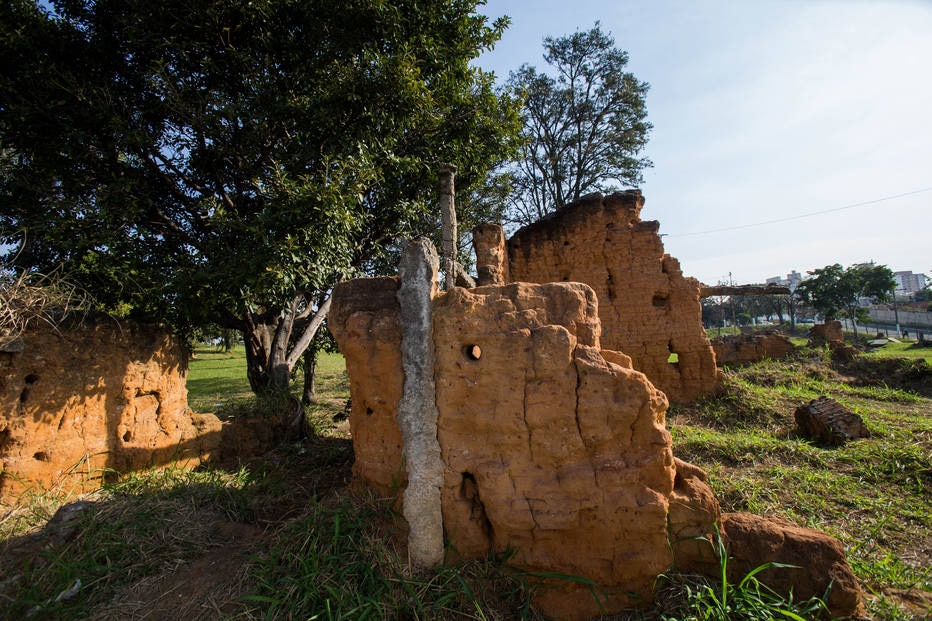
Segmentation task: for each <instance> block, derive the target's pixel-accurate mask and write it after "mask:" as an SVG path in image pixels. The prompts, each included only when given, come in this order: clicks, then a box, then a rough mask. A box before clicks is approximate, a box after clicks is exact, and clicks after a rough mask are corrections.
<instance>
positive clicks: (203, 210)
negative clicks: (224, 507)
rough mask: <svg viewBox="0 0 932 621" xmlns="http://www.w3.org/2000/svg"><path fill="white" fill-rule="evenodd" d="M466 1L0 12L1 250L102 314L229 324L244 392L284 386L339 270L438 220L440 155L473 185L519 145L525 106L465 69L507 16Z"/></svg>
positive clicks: (374, 263)
mask: <svg viewBox="0 0 932 621" xmlns="http://www.w3.org/2000/svg"><path fill="white" fill-rule="evenodd" d="M478 5H481V2H479V1H478V0H454V1H452V2H451V1H449V0H393V1H391V2H385V1H382V0H352V1H349V2H345V1H340V2H335V1H333V0H249V1H247V0H221V1H213V0H184V1H182V0H163V1H159V2H151V1H150V0H97V1H94V0H53V1H52V2H51V3H50V4H49V5H48V7H44V6H38V5H36V3H34V2H32V0H11V1H10V2H7V3H4V4H3V6H2V7H0V63H2V65H0V242H2V243H3V244H7V245H8V246H7V247H8V248H9V247H15V250H14V252H11V253H10V254H9V255H8V257H7V258H8V259H9V258H10V257H12V256H14V253H15V252H18V254H16V255H15V256H16V265H15V266H14V267H15V268H16V269H19V270H31V269H40V270H47V269H49V268H51V267H58V266H61V267H62V268H63V269H64V271H65V273H66V274H68V276H69V278H70V280H71V281H72V282H75V283H76V284H77V285H79V286H81V287H83V288H84V289H85V290H87V291H89V292H91V293H92V294H93V295H94V296H95V298H96V299H97V300H98V301H99V303H100V304H101V305H102V306H103V307H104V308H105V309H106V310H109V311H111V312H112V311H120V312H122V313H124V314H127V315H129V316H131V317H134V318H137V319H142V320H157V321H166V322H168V323H170V324H171V325H173V326H174V327H175V328H176V329H178V330H179V331H181V332H183V333H187V332H190V331H191V330H192V329H193V328H194V327H196V326H199V325H204V324H207V323H213V324H216V325H220V326H223V327H227V328H235V329H238V330H241V331H243V333H244V339H245V341H246V345H247V352H248V362H249V377H250V381H251V385H252V387H253V389H254V390H255V391H256V392H266V391H280V390H283V389H285V388H287V385H288V381H289V376H290V373H291V371H292V369H293V368H294V365H295V364H296V363H297V361H298V360H299V358H300V356H301V354H302V352H303V351H304V349H305V348H306V347H307V346H308V343H309V342H310V340H311V339H312V338H313V336H314V333H315V330H316V327H317V326H318V325H319V323H320V320H321V319H322V318H323V315H324V314H325V313H326V309H327V304H328V302H327V300H328V294H329V290H330V287H331V286H332V285H333V283H334V282H336V281H338V280H339V279H341V278H345V277H348V276H351V275H354V274H357V273H360V272H363V271H377V270H379V269H381V268H384V267H385V266H386V265H389V264H390V263H391V261H390V259H389V255H390V253H391V250H392V248H393V247H396V246H397V244H398V243H399V242H400V240H402V239H404V238H405V237H406V236H410V235H414V234H432V233H434V231H436V230H437V228H438V221H439V215H438V214H435V213H433V210H432V208H431V204H432V203H433V202H435V199H436V183H437V166H438V164H439V162H444V161H449V162H455V163H456V164H457V165H458V167H459V171H460V174H459V176H458V178H457V186H458V187H459V188H462V189H463V191H464V193H465V194H468V193H469V191H470V189H471V188H473V187H477V186H479V185H481V182H482V181H483V180H484V178H485V177H486V174H487V173H488V171H489V170H490V169H492V168H493V167H495V166H497V165H499V164H500V163H501V162H502V160H503V159H505V158H506V157H508V156H509V155H510V153H511V151H512V149H513V148H514V145H515V144H516V143H515V138H516V136H517V132H518V128H519V122H520V121H519V117H518V113H517V106H516V103H515V102H514V101H513V100H512V99H510V98H509V97H507V96H504V95H500V94H496V93H495V91H494V88H493V80H492V76H491V75H490V74H487V73H484V72H482V71H480V70H478V69H475V68H473V67H471V66H470V65H469V63H470V61H471V60H472V59H473V58H475V57H476V56H477V55H478V54H479V53H480V52H481V51H483V50H486V49H489V48H491V46H492V45H493V44H494V43H495V41H497V39H498V38H499V37H500V35H501V33H502V31H503V29H504V28H505V26H506V25H507V22H506V21H505V20H498V21H496V22H494V23H491V24H490V23H489V22H488V20H487V18H485V17H484V16H482V15H479V14H477V13H476V8H477V6H478ZM474 205H479V203H475V204H474ZM460 207H461V213H460V219H461V221H463V222H464V226H469V223H470V222H471V221H472V220H473V219H482V218H484V217H487V214H476V213H472V212H470V211H469V207H470V204H469V203H463V204H461V205H460Z"/></svg>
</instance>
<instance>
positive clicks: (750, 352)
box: [711, 332, 796, 367]
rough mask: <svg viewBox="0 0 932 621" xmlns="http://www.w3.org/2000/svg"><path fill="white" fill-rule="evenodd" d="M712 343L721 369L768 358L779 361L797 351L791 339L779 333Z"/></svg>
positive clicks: (718, 340)
mask: <svg viewBox="0 0 932 621" xmlns="http://www.w3.org/2000/svg"><path fill="white" fill-rule="evenodd" d="M711 342H712V348H713V349H714V350H715V363H716V364H717V365H718V366H720V367H722V366H725V365H727V364H747V363H750V362H757V361H758V360H765V359H768V358H769V359H771V360H779V359H780V358H784V357H786V356H788V355H789V354H791V353H792V352H793V350H794V349H796V347H795V346H794V345H793V342H792V341H791V340H790V339H789V337H787V336H786V335H785V334H781V333H779V332H763V333H757V334H737V335H732V336H719V337H716V338H714V339H712V341H711Z"/></svg>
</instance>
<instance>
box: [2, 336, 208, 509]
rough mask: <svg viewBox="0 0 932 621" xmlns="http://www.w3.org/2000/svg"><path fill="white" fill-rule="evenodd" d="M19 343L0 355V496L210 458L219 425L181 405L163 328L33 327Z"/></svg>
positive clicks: (175, 348)
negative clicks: (111, 474) (39, 487)
mask: <svg viewBox="0 0 932 621" xmlns="http://www.w3.org/2000/svg"><path fill="white" fill-rule="evenodd" d="M20 345H21V346H20V347H17V348H13V349H14V351H5V352H0V466H2V474H0V497H2V498H11V497H14V496H16V495H18V494H19V493H21V492H22V491H23V490H24V489H27V488H31V487H37V486H41V487H46V488H48V487H51V486H55V485H61V486H65V488H66V489H75V490H87V489H92V488H94V487H97V486H99V485H100V482H101V479H102V478H103V475H104V474H105V473H106V472H108V471H110V470H114V471H119V472H126V471H131V470H137V469H141V468H145V467H148V466H153V465H163V464H167V463H174V462H178V463H191V464H194V465H196V464H198V463H200V461H201V460H205V459H207V458H208V457H211V456H212V455H214V454H216V452H217V450H218V448H219V444H220V435H221V433H220V429H221V426H220V421H218V420H217V418H216V417H215V416H213V415H212V414H196V413H194V412H192V411H191V410H190V409H188V402H187V390H186V388H185V374H186V371H187V357H186V354H185V352H184V350H183V348H182V347H181V344H180V343H179V342H178V341H177V340H176V339H174V338H173V337H172V336H171V335H170V334H168V333H167V332H166V331H164V330H162V329H160V328H156V327H152V326H138V325H132V324H122V325H118V324H117V323H116V322H114V321H112V320H109V319H107V320H103V321H102V322H100V323H93V322H89V323H85V324H79V325H74V326H70V327H62V328H61V329H60V330H54V329H52V328H50V327H48V326H44V325H42V326H38V327H35V328H34V329H29V330H27V331H26V332H25V333H23V334H22V336H21V337H20Z"/></svg>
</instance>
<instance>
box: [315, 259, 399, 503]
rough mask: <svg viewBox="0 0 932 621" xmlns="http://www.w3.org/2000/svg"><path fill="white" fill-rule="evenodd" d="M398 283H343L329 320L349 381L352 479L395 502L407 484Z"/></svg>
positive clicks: (369, 280)
mask: <svg viewBox="0 0 932 621" xmlns="http://www.w3.org/2000/svg"><path fill="white" fill-rule="evenodd" d="M399 284H400V281H399V279H398V278H395V277H391V278H358V279H356V280H350V281H346V282H342V283H340V284H338V285H337V286H336V287H334V289H333V294H332V299H333V302H332V304H331V306H330V313H329V314H328V316H327V327H328V328H329V329H330V331H331V333H333V336H334V338H335V339H336V341H337V343H339V344H340V352H341V353H342V354H343V357H344V358H345V359H346V372H347V374H348V375H349V378H350V402H351V404H352V407H351V410H350V416H349V423H350V432H351V433H352V436H353V451H354V452H355V455H356V460H355V461H354V462H353V479H354V481H356V482H357V483H359V484H362V485H365V486H366V487H369V488H371V489H373V490H375V491H376V492H378V493H379V494H382V495H384V496H392V497H394V496H397V495H399V494H400V493H401V492H402V491H403V490H404V488H405V486H406V484H407V473H406V471H405V465H404V460H403V457H402V444H403V441H402V436H401V428H400V427H399V426H398V421H397V419H396V416H397V413H398V403H399V402H400V401H401V395H402V391H403V389H404V372H403V371H402V364H401V322H400V318H399V314H400V306H399V304H398V298H397V294H398V288H399Z"/></svg>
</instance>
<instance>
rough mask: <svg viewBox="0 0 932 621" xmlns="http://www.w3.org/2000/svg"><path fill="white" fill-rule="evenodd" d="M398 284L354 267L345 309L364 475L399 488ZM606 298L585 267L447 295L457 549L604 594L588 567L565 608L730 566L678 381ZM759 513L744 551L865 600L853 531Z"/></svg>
mask: <svg viewBox="0 0 932 621" xmlns="http://www.w3.org/2000/svg"><path fill="white" fill-rule="evenodd" d="M398 290H399V285H398V280H397V279H395V278H379V279H361V280H357V281H350V282H347V283H342V284H340V285H339V286H338V287H337V288H336V289H335V290H334V293H333V296H334V298H333V305H332V307H331V311H330V315H329V317H328V326H329V327H330V330H331V331H332V332H333V334H334V336H335V337H336V340H337V342H338V343H339V345H340V350H341V351H342V352H343V354H344V356H345V357H346V362H347V372H348V374H349V378H350V386H351V394H352V411H351V414H350V425H351V428H352V431H353V447H354V451H355V453H356V464H355V465H354V476H355V478H356V480H357V482H359V483H362V484H365V485H367V486H369V487H372V488H374V489H376V490H377V491H379V492H381V493H384V494H386V495H388V496H390V497H394V498H396V499H398V498H400V496H401V491H402V489H403V488H404V486H405V468H406V464H405V458H404V448H403V447H404V442H403V439H402V434H401V431H400V429H399V424H398V420H397V418H396V416H397V413H398V403H399V402H400V400H401V398H402V392H403V385H404V381H405V378H404V372H403V371H402V364H401V341H402V339H401V334H402V330H401V326H400V321H399V304H398V301H397V298H396V296H397V292H398ZM598 309H599V301H598V299H597V297H596V295H595V292H594V291H593V290H592V288H590V287H589V286H587V285H585V284H582V283H578V282H574V283H570V282H565V283H545V284H534V283H512V284H508V285H490V286H484V287H477V288H474V289H462V288H455V289H454V290H452V291H450V292H446V293H439V294H437V296H436V297H435V298H434V299H433V302H432V305H431V315H432V318H433V329H432V342H433V347H434V360H435V363H434V380H435V386H436V388H435V390H436V393H435V394H436V396H435V403H436V407H437V410H438V414H437V437H438V440H439V443H440V449H441V461H442V463H443V483H442V488H441V510H442V520H443V534H444V538H445V540H446V542H447V549H446V552H447V560H448V561H457V560H468V559H478V558H485V557H486V556H487V555H488V554H489V552H491V551H496V552H500V553H501V552H505V551H509V552H513V553H514V556H513V557H512V559H511V563H512V564H514V565H516V566H518V567H520V568H523V569H525V570H527V571H529V572H543V573H547V572H552V573H556V574H563V575H574V576H579V577H581V578H585V579H587V580H591V581H593V582H595V583H597V584H598V585H599V588H600V590H599V593H600V594H601V604H602V606H603V607H602V608H600V607H599V604H598V603H597V602H596V600H595V599H594V598H593V595H592V592H591V590H590V589H589V588H588V587H587V586H585V585H583V584H580V583H579V582H574V581H571V580H552V581H544V582H545V584H543V585H538V586H539V587H541V588H539V589H538V590H537V591H536V603H537V604H538V605H539V606H540V608H541V610H542V611H543V612H544V614H546V615H548V617H551V618H559V619H568V620H574V619H578V620H582V619H589V618H595V617H597V616H598V615H599V614H601V613H613V612H617V611H620V610H622V609H625V608H628V607H631V606H637V605H642V604H645V603H647V602H649V601H651V599H652V596H653V591H652V587H653V584H654V580H655V578H656V576H657V575H658V574H660V573H662V572H663V571H665V570H666V569H667V568H668V567H669V566H670V565H671V563H672V562H673V561H674V558H675V561H676V565H677V567H679V568H681V569H685V570H690V571H699V572H703V573H707V574H709V575H711V576H715V575H716V574H717V572H718V571H719V564H718V562H717V560H716V559H715V558H714V556H713V554H712V549H713V548H712V546H711V545H710V544H709V543H708V541H705V542H703V541H699V540H697V539H695V538H696V537H705V538H707V539H708V540H710V541H712V540H714V539H715V536H716V534H715V529H714V526H713V525H714V524H715V523H724V522H725V521H726V518H734V514H729V515H727V516H722V515H721V513H720V510H719V503H718V501H717V500H716V498H715V496H714V494H713V493H712V490H711V489H710V488H709V485H708V483H707V481H706V476H705V473H703V472H702V470H700V469H699V468H697V467H695V466H692V465H690V464H687V463H685V462H682V461H681V460H678V459H675V458H674V456H673V453H672V449H671V440H670V435H669V433H668V432H667V431H666V429H665V422H664V418H665V412H666V408H667V399H666V396H665V395H664V393H663V392H661V391H660V390H658V389H657V388H655V387H654V385H653V384H652V383H651V382H650V381H649V379H648V378H647V377H646V376H645V375H644V374H643V373H641V372H639V371H636V370H634V369H633V368H632V366H631V359H630V358H629V357H628V356H626V355H625V354H623V353H621V352H617V351H613V350H610V349H602V346H603V343H602V342H601V339H600V333H601V328H602V325H601V324H602V322H601V320H600V318H599V317H600V313H599V310H598ZM735 520H737V522H736V521H735ZM732 522H734V523H739V522H740V523H743V522H741V520H740V518H734V519H732ZM753 524H754V528H755V529H759V531H760V532H762V533H766V536H767V541H768V542H770V544H769V545H768V547H767V549H766V550H763V549H757V548H753V546H750V545H749V544H748V543H747V542H746V537H744V536H743V535H742V533H744V531H742V530H740V529H737V530H736V534H735V536H734V537H732V536H731V535H730V534H729V532H728V530H727V529H722V531H721V536H722V537H723V538H724V540H725V542H726V544H727V545H729V546H731V547H730V550H733V554H741V555H742V558H743V559H745V560H746V561H748V562H751V563H752V564H751V566H752V567H754V566H755V565H754V564H753V560H752V559H758V558H760V559H762V560H761V562H766V561H767V560H772V558H778V559H780V560H781V562H791V561H789V560H786V559H790V558H796V559H797V562H798V563H799V564H804V563H805V564H807V566H808V570H807V572H806V573H805V575H799V576H797V575H795V574H794V575H793V576H791V577H789V578H786V580H787V581H788V582H787V584H788V585H789V587H788V588H792V589H793V592H794V593H802V592H806V593H808V592H810V591H812V592H818V593H822V592H824V591H825V590H826V589H828V588H829V586H830V585H831V590H832V592H831V599H830V606H831V608H832V612H833V614H836V615H851V614H856V613H858V612H859V611H861V610H862V609H861V608H860V606H861V604H860V594H859V591H858V586H857V582H856V580H855V579H854V576H853V574H852V573H851V571H850V568H848V566H847V564H846V563H845V560H844V553H843V550H841V551H840V552H839V550H840V547H839V546H838V543H837V541H835V540H833V539H832V538H831V537H829V536H827V535H825V534H823V533H818V532H817V531H812V530H809V529H799V530H800V533H802V534H804V535H805V537H804V538H803V539H805V541H806V542H807V543H806V545H805V546H803V547H799V546H797V539H799V538H792V537H788V536H786V533H787V532H788V531H787V529H786V528H785V527H784V526H783V525H781V524H776V523H772V522H770V521H768V520H766V519H763V518H756V521H754V522H753ZM755 532H758V531H755ZM803 539H799V540H800V541H801V540H803ZM739 550H740V552H739ZM814 550H821V551H822V552H825V554H822V553H821V552H820V554H817V555H813V554H812V552H813V551H814ZM810 556H811V557H810ZM818 559H821V560H818Z"/></svg>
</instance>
